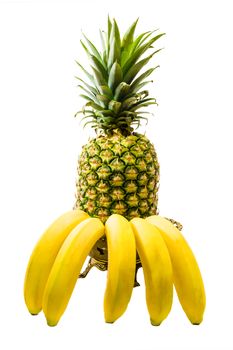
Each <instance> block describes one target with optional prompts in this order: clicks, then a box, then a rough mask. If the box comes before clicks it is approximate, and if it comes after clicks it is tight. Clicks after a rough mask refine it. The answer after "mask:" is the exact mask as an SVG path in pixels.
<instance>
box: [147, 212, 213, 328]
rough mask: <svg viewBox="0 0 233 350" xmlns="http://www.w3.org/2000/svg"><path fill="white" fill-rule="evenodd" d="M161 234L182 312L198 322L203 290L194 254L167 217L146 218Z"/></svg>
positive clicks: (201, 316)
mask: <svg viewBox="0 0 233 350" xmlns="http://www.w3.org/2000/svg"><path fill="white" fill-rule="evenodd" d="M146 220H147V221H148V222H150V223H151V224H153V225H155V227H157V228H158V229H159V231H160V232H161V234H162V237H163V239H164V241H165V243H166V245H167V248H168V250H169V253H170V257H171V261H172V267H173V278H174V284H175V288H176V291H177V295H178V298H179V300H180V303H181V305H182V308H183V310H184V312H185V313H186V315H187V317H188V318H189V320H190V321H191V323H193V324H200V323H201V322H202V319H203V313H204V310H205V303H206V298H205V290H204V284H203V281H202V277H201V273H200V270H199V267H198V264H197V261H196V259H195V256H194V254H193V252H192V250H191V248H190V247H189V245H188V243H187V242H186V240H185V239H184V237H183V236H182V234H181V232H180V231H179V230H178V229H177V228H176V227H175V226H174V225H173V224H172V223H171V222H170V221H169V220H167V219H164V218H162V217H160V216H157V215H153V216H150V217H148V218H147V219H146Z"/></svg>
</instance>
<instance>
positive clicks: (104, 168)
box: [75, 131, 159, 222]
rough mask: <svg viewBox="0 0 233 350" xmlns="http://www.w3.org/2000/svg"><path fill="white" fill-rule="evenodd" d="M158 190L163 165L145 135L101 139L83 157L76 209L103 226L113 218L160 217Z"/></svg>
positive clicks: (118, 135)
mask: <svg viewBox="0 0 233 350" xmlns="http://www.w3.org/2000/svg"><path fill="white" fill-rule="evenodd" d="M158 187H159V163H158V160H157V155H156V152H155V149H154V146H153V144H152V143H151V142H150V141H149V139H148V138H147V137H146V136H145V135H142V134H139V133H135V132H134V133H132V134H130V135H128V136H123V135H122V134H121V133H120V132H118V131H116V132H114V134H113V135H111V136H109V135H100V136H97V137H96V138H94V139H91V140H90V141H89V143H87V144H86V145H84V146H83V148H82V152H81V154H80V156H79V159H78V176H77V181H76V189H77V191H76V203H75V208H77V209H81V210H84V211H85V212H87V213H88V214H89V215H90V216H92V217H98V218H100V219H101V220H102V221H103V222H105V221H106V220H107V218H108V217H109V216H110V215H111V214H120V215H123V216H125V217H126V218H127V219H128V220H130V219H132V218H133V217H142V218H144V217H147V216H150V215H154V214H157V204H158Z"/></svg>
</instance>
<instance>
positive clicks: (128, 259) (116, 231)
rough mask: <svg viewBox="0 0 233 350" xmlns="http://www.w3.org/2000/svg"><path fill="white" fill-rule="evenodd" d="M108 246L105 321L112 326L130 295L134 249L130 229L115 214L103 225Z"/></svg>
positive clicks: (128, 225) (133, 273)
mask: <svg viewBox="0 0 233 350" xmlns="http://www.w3.org/2000/svg"><path fill="white" fill-rule="evenodd" d="M105 229H106V237H107V243H108V273H107V285H106V290H105V295H104V315H105V321H106V322H108V323H113V322H114V321H116V320H117V319H118V318H119V317H120V316H121V315H122V314H123V313H124V312H125V310H126V308H127V306H128V303H129V301H130V297H131V294H132V291H133V286H134V278H135V268H136V246H135V238H134V234H133V231H132V228H131V225H130V223H129V221H128V220H127V219H125V218H124V217H123V216H121V215H118V214H113V215H111V216H110V217H109V218H108V220H107V221H106V223H105Z"/></svg>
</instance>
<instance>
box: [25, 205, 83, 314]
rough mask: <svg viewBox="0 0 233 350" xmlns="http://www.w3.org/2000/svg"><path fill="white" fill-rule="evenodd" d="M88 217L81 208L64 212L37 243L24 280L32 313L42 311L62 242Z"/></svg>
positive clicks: (27, 302)
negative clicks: (50, 274)
mask: <svg viewBox="0 0 233 350" xmlns="http://www.w3.org/2000/svg"><path fill="white" fill-rule="evenodd" d="M88 217H89V215H88V214H86V213H85V212H83V211H81V210H72V211H69V212H67V213H65V214H63V215H62V216H60V217H59V218H58V219H57V220H56V221H54V222H53V223H52V224H51V225H50V226H49V228H48V229H47V230H46V231H45V232H44V234H43V235H42V236H41V238H40V239H39V241H38V243H37V244H36V246H35V248H34V250H33V252H32V254H31V257H30V259H29V262H28V266H27V270H26V275H25V280H24V299H25V303H26V305H27V308H28V310H29V312H30V313H31V314H33V315H36V314H38V313H39V312H40V311H41V308H42V298H43V293H44V288H45V284H46V282H47V279H48V276H49V273H50V270H51V268H52V265H53V263H54V260H55V258H56V256H57V253H58V251H59V249H60V247H61V245H62V243H63V242H64V240H65V238H66V237H67V236H68V234H69V233H70V232H71V230H72V229H73V228H74V227H75V226H76V225H78V224H79V223H80V222H81V221H83V220H85V219H87V218H88Z"/></svg>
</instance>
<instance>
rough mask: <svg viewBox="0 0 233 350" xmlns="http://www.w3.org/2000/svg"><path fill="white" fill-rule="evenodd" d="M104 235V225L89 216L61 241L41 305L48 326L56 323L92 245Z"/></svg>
mask: <svg viewBox="0 0 233 350" xmlns="http://www.w3.org/2000/svg"><path fill="white" fill-rule="evenodd" d="M103 235H104V225H103V224H102V222H101V221H100V219H97V218H89V219H86V220H85V221H83V222H81V223H80V224H79V225H78V226H76V227H75V228H74V229H73V230H72V232H71V233H70V234H69V236H68V237H67V238H66V240H65V241H64V243H63V245H62V247H61V249H60V250H59V253H58V254H57V257H56V259H55V261H54V264H53V267H52V269H51V272H50V275H49V278H48V281H47V284H46V287H45V291H44V296H43V302H42V308H43V311H44V314H45V317H46V319H47V323H48V325H49V326H56V324H57V323H58V321H59V320H60V318H61V316H62V314H63V313H64V311H65V309H66V307H67V304H68V302H69V299H70V297H71V294H72V292H73V289H74V286H75V283H76V281H77V278H78V277H79V273H80V270H81V268H82V266H83V264H84V262H85V259H86V257H87V255H88V253H89V252H90V250H91V248H92V246H93V245H94V244H95V243H96V241H97V240H98V239H100V238H101V237H102V236H103Z"/></svg>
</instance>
